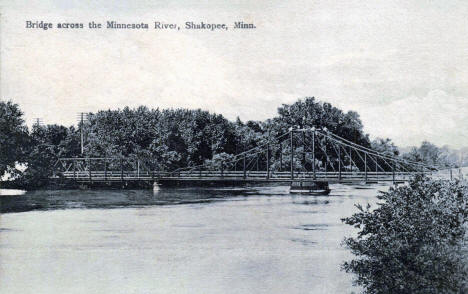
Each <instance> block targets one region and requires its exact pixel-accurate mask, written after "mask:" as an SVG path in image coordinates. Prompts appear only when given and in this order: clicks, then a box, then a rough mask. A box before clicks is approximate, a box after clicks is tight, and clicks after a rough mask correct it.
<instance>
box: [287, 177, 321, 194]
mask: <svg viewBox="0 0 468 294" xmlns="http://www.w3.org/2000/svg"><path fill="white" fill-rule="evenodd" d="M289 193H293V194H308V195H328V194H330V187H329V186H328V182H319V181H307V180H299V181H293V182H292V183H291V188H290V189H289Z"/></svg>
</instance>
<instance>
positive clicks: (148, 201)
mask: <svg viewBox="0 0 468 294" xmlns="http://www.w3.org/2000/svg"><path fill="white" fill-rule="evenodd" d="M257 193H258V191H256V190H255V189H232V190H231V189H193V188H191V189H161V190H159V191H152V190H57V191H47V190H46V191H44V190H39V191H29V192H24V193H23V195H21V196H16V195H11V194H10V195H8V196H2V197H0V212H1V213H7V212H25V211H32V210H55V209H74V208H82V209H83V208H121V207H141V206H151V205H168V204H186V203H208V202H213V201H219V200H223V199H224V198H226V197H234V196H238V195H255V194H257Z"/></svg>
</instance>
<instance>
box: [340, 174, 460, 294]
mask: <svg viewBox="0 0 468 294" xmlns="http://www.w3.org/2000/svg"><path fill="white" fill-rule="evenodd" d="M377 197H378V199H380V200H382V201H380V202H379V203H378V204H377V207H376V208H375V209H371V207H370V205H369V204H368V205H367V207H366V208H363V207H362V206H360V205H356V206H357V208H358V209H359V212H357V213H355V214H354V215H352V216H351V217H348V218H344V219H342V221H343V222H345V223H346V224H349V225H352V226H354V227H356V228H358V229H360V231H359V232H358V234H357V237H355V238H346V239H345V241H344V244H345V246H346V247H347V248H349V249H350V250H351V251H352V253H353V254H354V255H356V257H357V258H356V259H354V260H351V261H348V262H345V263H344V264H343V265H342V268H343V269H344V270H345V271H346V272H352V273H354V274H355V275H356V277H355V283H356V284H357V285H360V286H362V287H363V288H364V293H460V292H461V291H462V288H463V287H465V286H464V285H466V284H465V283H466V279H467V278H466V277H467V269H466V263H467V259H466V256H465V255H464V251H463V250H465V249H466V248H463V246H464V244H463V243H464V238H465V231H466V221H467V216H468V204H467V203H468V187H467V185H466V183H463V182H460V181H451V182H449V181H442V180H431V179H429V178H427V177H423V176H416V177H415V178H414V179H412V180H411V181H410V183H409V184H408V185H407V186H401V187H396V188H390V190H389V192H381V193H380V195H378V196H377Z"/></svg>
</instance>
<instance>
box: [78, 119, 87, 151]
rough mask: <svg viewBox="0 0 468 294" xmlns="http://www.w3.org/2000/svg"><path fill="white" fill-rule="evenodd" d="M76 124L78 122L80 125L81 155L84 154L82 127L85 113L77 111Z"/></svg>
mask: <svg viewBox="0 0 468 294" xmlns="http://www.w3.org/2000/svg"><path fill="white" fill-rule="evenodd" d="M78 120H79V122H78V124H79V127H80V137H81V139H80V141H81V156H83V154H84V131H83V127H84V121H85V113H84V112H80V113H78Z"/></svg>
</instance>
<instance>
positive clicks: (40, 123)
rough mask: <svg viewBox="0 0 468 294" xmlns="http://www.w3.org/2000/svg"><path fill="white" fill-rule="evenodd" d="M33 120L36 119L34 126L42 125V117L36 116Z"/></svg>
mask: <svg viewBox="0 0 468 294" xmlns="http://www.w3.org/2000/svg"><path fill="white" fill-rule="evenodd" d="M34 120H35V121H36V122H35V123H34V125H35V126H37V127H40V126H41V125H43V121H42V118H39V117H36V118H35V119H34Z"/></svg>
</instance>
